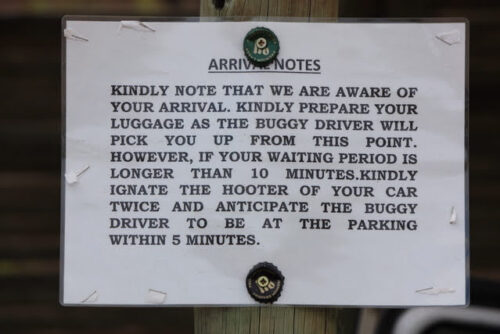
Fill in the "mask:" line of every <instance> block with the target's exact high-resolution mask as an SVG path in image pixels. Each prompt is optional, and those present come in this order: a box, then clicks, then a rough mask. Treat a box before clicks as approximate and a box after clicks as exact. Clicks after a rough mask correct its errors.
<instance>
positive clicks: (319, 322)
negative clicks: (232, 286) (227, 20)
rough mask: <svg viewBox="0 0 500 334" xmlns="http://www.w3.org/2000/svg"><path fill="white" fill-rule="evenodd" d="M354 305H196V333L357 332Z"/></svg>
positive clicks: (320, 0)
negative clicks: (212, 306)
mask: <svg viewBox="0 0 500 334" xmlns="http://www.w3.org/2000/svg"><path fill="white" fill-rule="evenodd" d="M200 1H201V3H200V16H288V17H291V16H296V17H332V18H335V17H337V16H338V0H226V1H224V0H200ZM356 319H357V311H356V310H354V309H334V308H305V307H280V306H262V307H233V308H228V307H224V308H195V310H194V330H195V334H268V333H274V334H341V333H342V334H344V333H346V334H353V333H354V331H355V328H356Z"/></svg>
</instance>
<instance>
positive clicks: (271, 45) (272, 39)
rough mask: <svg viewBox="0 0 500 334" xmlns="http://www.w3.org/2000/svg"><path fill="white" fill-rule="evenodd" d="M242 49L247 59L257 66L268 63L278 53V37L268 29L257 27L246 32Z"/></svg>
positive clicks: (263, 65)
mask: <svg viewBox="0 0 500 334" xmlns="http://www.w3.org/2000/svg"><path fill="white" fill-rule="evenodd" d="M243 50H244V51H245V55H246V56H247V58H248V60H250V62H251V63H252V64H254V65H255V66H258V67H265V66H267V65H269V64H270V63H271V62H272V61H273V60H274V59H275V58H276V56H277V55H278V52H279V50H280V43H279V41H278V37H276V35H275V34H274V33H273V32H272V31H271V30H269V29H267V28H264V27H257V28H254V29H252V30H250V31H249V32H248V34H247V35H246V36H245V39H244V41H243Z"/></svg>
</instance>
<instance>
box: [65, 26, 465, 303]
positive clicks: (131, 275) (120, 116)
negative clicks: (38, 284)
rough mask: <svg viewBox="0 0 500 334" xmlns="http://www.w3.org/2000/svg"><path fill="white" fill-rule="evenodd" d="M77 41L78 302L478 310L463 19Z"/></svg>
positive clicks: (68, 158)
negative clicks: (472, 288)
mask: <svg viewBox="0 0 500 334" xmlns="http://www.w3.org/2000/svg"><path fill="white" fill-rule="evenodd" d="M63 35H64V37H63V41H64V42H63V60H64V61H63V73H64V75H63V80H64V82H63V109H64V124H63V129H64V141H63V144H64V145H63V172H62V174H63V175H62V181H63V182H62V205H63V214H62V220H63V222H62V242H63V244H62V249H63V251H62V260H61V263H62V266H61V276H62V280H61V285H62V286H61V302H62V303H63V304H64V305H260V304H261V303H267V304H270V303H274V304H284V305H344V306H367V305H370V306H412V305H465V304H467V303H468V296H469V288H468V246H467V245H468V181H467V180H468V176H467V175H468V174H467V173H468V172H467V136H468V135H467V100H468V98H467V89H468V86H467V80H468V79H467V77H468V74H467V66H468V64H467V62H468V60H467V52H468V51H467V41H468V28H467V23H466V22H465V21H460V20H441V21H439V20H416V19H413V20H412V21H411V22H409V21H408V22H405V21H373V20H372V21H359V20H357V21H356V20H350V21H345V22H342V21H341V22H289V21H234V19H233V21H221V20H212V21H210V20H207V19H199V18H197V19H196V20H195V19H185V18H184V19H182V20H177V21H172V20H162V19H158V18H155V19H153V18H150V19H147V18H136V19H135V20H131V19H130V18H127V19H124V20H122V19H121V18H116V17H115V18H110V17H100V18H99V17H66V18H65V19H64V20H63Z"/></svg>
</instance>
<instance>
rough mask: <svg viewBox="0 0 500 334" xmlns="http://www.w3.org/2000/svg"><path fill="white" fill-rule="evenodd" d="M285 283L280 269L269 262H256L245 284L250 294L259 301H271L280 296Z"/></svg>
mask: <svg viewBox="0 0 500 334" xmlns="http://www.w3.org/2000/svg"><path fill="white" fill-rule="evenodd" d="M284 283H285V277H284V276H283V274H281V271H279V269H278V268H277V267H276V266H275V265H273V264H272V263H269V262H261V263H258V264H256V265H255V266H254V267H253V268H252V269H250V272H249V273H248V275H247V280H246V285H247V290H248V293H249V294H250V296H252V298H253V299H255V300H256V301H258V302H259V303H273V302H275V301H276V300H277V299H278V298H279V297H280V296H281V291H282V290H283V285H284Z"/></svg>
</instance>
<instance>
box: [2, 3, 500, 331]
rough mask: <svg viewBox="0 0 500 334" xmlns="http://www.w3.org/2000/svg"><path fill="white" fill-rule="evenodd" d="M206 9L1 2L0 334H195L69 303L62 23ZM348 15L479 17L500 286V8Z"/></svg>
mask: <svg viewBox="0 0 500 334" xmlns="http://www.w3.org/2000/svg"><path fill="white" fill-rule="evenodd" d="M298 1H300V0H298ZM198 13H199V2H198V0H172V1H167V0H164V1H161V0H140V1H139V0H136V1H119V0H113V1H83V0H80V1H75V0H67V1H63V0H59V1H47V0H45V1H33V0H31V1H28V0H2V1H1V2H0V143H1V146H0V148H1V150H0V333H120V334H128V333H191V332H192V329H193V328H192V324H193V314H192V309H190V308H185V309H160V308H155V309H119V308H63V307H61V306H59V303H58V286H59V276H58V275H59V228H60V225H59V210H60V205H59V202H60V195H59V187H60V175H59V173H60V163H61V162H60V139H61V133H60V129H61V126H60V120H61V117H60V38H61V37H60V17H61V16H62V15H64V14H129V15H131V14H135V15H158V16H182V15H187V16H197V15H198ZM340 16H344V17H440V16H445V17H467V18H468V19H469V20H470V22H471V26H470V29H471V34H470V37H471V52H470V90H471V92H470V99H471V103H470V137H471V140H470V147H471V155H470V201H471V202H470V203H471V205H470V208H471V254H472V255H471V265H472V276H473V277H481V278H487V279H491V280H495V281H498V282H500V262H499V255H500V242H499V236H500V224H499V218H500V205H499V204H497V201H498V200H499V199H500V195H499V192H498V191H499V190H500V174H499V171H500V170H499V167H498V166H499V165H500V155H499V154H498V153H499V152H500V139H499V138H500V137H499V136H498V134H499V131H498V126H499V124H498V123H499V121H500V114H499V111H497V97H498V95H497V94H496V93H497V92H496V91H495V90H496V89H499V87H500V85H499V78H500V61H499V59H500V1H497V0H474V1H466V0H456V1H452V0H414V1H405V0H399V1H396V0H379V1H375V0H372V1H369V0H344V1H341V5H340ZM473 293H474V292H473Z"/></svg>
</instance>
